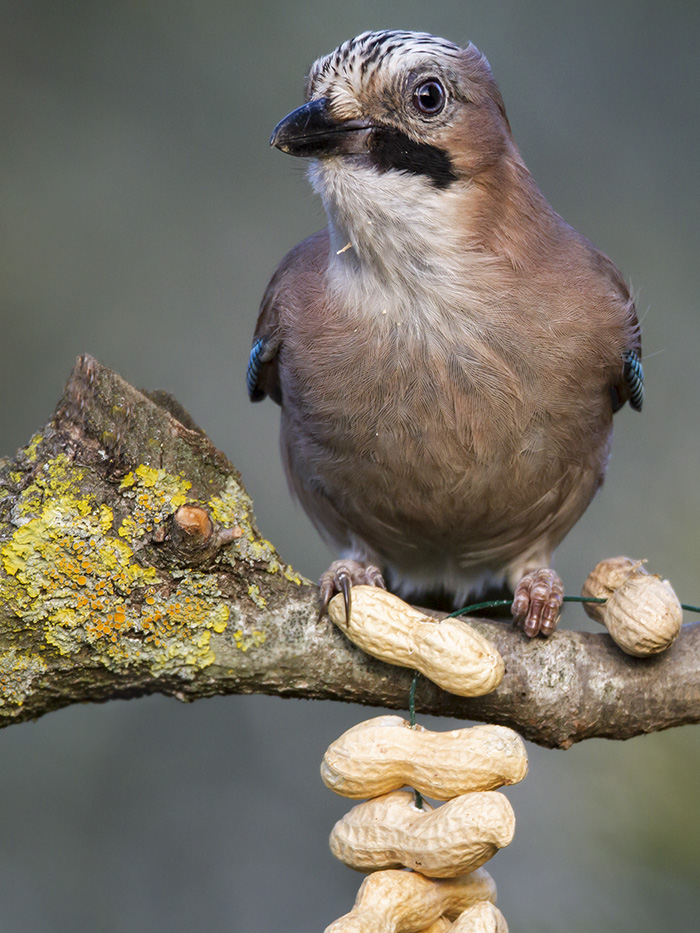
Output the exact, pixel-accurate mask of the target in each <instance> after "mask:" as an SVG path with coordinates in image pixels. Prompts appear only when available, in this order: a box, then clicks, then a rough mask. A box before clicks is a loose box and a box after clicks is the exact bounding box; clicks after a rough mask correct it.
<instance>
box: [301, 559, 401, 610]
mask: <svg viewBox="0 0 700 933" xmlns="http://www.w3.org/2000/svg"><path fill="white" fill-rule="evenodd" d="M361 584H367V585H369V586H378V587H380V588H381V589H383V590H385V589H386V584H385V582H384V577H383V576H382V572H381V570H380V569H379V567H375V565H374V564H364V563H362V562H361V561H359V560H351V559H349V558H348V559H346V560H335V561H333V563H332V564H331V565H330V567H329V568H328V570H326V572H325V573H324V574H323V575H322V576H321V579H320V580H319V582H318V586H319V591H320V592H319V595H320V600H321V609H320V612H319V615H323V614H324V612H325V611H326V609H327V607H328V603H329V602H330V601H331V599H332V598H333V597H334V596H335V594H336V593H342V594H343V601H344V602H345V618H346V619H349V618H350V611H351V608H352V587H353V586H360V585H361Z"/></svg>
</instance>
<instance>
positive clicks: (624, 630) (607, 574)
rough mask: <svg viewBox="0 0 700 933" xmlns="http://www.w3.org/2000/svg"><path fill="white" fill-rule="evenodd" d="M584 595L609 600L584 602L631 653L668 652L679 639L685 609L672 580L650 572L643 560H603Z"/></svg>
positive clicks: (644, 654) (586, 586)
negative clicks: (643, 564)
mask: <svg viewBox="0 0 700 933" xmlns="http://www.w3.org/2000/svg"><path fill="white" fill-rule="evenodd" d="M581 595H582V596H596V597H599V598H605V599H607V602H606V603H603V604H600V603H599V604H596V603H584V608H585V609H586V612H587V613H588V615H589V616H591V618H593V619H595V620H596V621H597V622H602V624H603V625H605V627H606V628H607V630H608V632H609V633H610V637H611V638H612V639H613V641H615V642H616V644H617V645H619V647H620V648H622V650H623V651H625V652H626V653H627V654H631V655H634V656H635V657H646V656H648V655H651V654H658V653H659V652H660V651H664V650H665V649H666V648H668V647H669V645H671V644H672V642H673V641H674V640H675V639H676V638H677V636H678V634H679V632H680V630H681V625H682V623H683V610H682V609H681V604H680V602H679V600H678V597H677V596H676V594H675V592H674V591H673V587H672V586H671V584H670V583H669V582H668V580H662V579H661V577H659V576H658V575H656V574H650V573H647V571H646V570H645V569H644V568H643V567H642V561H632V560H630V558H628V557H614V558H610V559H608V560H604V561H601V562H600V563H599V564H597V565H596V567H595V568H594V569H593V570H592V571H591V573H590V574H589V576H588V578H587V580H586V582H585V583H584V585H583V590H582V591H581Z"/></svg>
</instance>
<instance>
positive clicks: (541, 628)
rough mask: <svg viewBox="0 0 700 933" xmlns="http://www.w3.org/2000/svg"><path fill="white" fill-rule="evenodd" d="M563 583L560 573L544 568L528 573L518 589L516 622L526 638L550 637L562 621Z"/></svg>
mask: <svg viewBox="0 0 700 933" xmlns="http://www.w3.org/2000/svg"><path fill="white" fill-rule="evenodd" d="M563 602H564V584H563V583H562V581H561V577H560V576H559V574H557V573H555V572H554V571H553V570H549V569H548V568H546V567H544V568H542V569H541V570H533V571H531V572H530V573H526V574H525V576H524V577H523V578H522V579H521V580H520V583H518V585H517V586H516V588H515V596H514V598H513V605H512V606H511V612H512V613H513V621H514V622H515V624H516V625H519V626H521V628H522V629H523V631H524V632H525V634H526V635H529V636H530V638H533V637H534V636H535V635H538V634H539V635H545V636H546V635H551V634H552V632H553V631H554V630H555V629H556V627H557V623H558V622H559V611H560V609H561V606H562V603H563Z"/></svg>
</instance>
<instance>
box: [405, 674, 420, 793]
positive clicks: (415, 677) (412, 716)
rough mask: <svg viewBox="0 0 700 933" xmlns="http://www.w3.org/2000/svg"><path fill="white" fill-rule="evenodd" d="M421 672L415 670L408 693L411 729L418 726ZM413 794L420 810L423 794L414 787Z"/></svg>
mask: <svg viewBox="0 0 700 933" xmlns="http://www.w3.org/2000/svg"><path fill="white" fill-rule="evenodd" d="M419 677H420V673H419V672H418V671H414V672H413V680H412V681H411V689H410V690H409V693H408V716H409V723H410V725H411V729H415V728H416V685H417V684H418V678H419ZM413 796H414V798H415V803H416V806H417V807H418V809H419V810H422V809H423V795H422V794H421V792H420V791H418V790H416V789H415V788H414V789H413Z"/></svg>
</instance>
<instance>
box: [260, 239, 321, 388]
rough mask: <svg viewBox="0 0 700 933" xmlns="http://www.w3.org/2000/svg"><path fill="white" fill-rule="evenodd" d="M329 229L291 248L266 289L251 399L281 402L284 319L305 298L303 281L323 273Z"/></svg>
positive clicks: (261, 313)
mask: <svg viewBox="0 0 700 933" xmlns="http://www.w3.org/2000/svg"><path fill="white" fill-rule="evenodd" d="M328 242H329V240H328V230H321V231H319V232H318V233H315V234H314V235H313V236H310V237H309V238H308V239H306V240H304V241H303V242H302V243H299V244H298V245H297V246H295V247H294V249H292V250H290V251H289V252H288V253H287V255H286V256H285V257H284V259H283V260H282V262H281V263H280V264H279V266H278V267H277V269H276V271H275V274H274V275H273V276H272V279H271V280H270V284H269V285H268V286H267V289H266V290H265V294H264V296H263V300H262V303H261V305H260V313H259V315H258V321H257V324H256V326H255V334H254V336H253V348H252V350H251V351H250V357H249V359H248V370H247V372H246V385H247V387H248V396H249V398H250V400H251V402H259V401H261V399H263V398H265V396H266V395H269V396H270V398H271V399H272V400H273V401H274V402H277V404H278V405H281V404H282V387H281V385H280V375H279V355H280V353H281V352H282V350H283V342H284V321H285V316H286V314H287V313H289V310H290V309H292V308H293V307H294V306H295V304H296V303H298V302H303V301H304V292H305V288H304V283H306V285H307V286H310V285H311V279H312V278H315V277H317V276H319V275H321V274H322V272H321V270H322V268H323V266H324V265H325V263H326V262H327V257H328Z"/></svg>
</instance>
